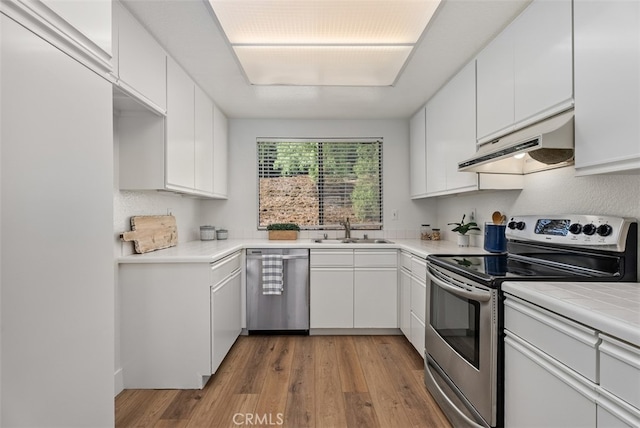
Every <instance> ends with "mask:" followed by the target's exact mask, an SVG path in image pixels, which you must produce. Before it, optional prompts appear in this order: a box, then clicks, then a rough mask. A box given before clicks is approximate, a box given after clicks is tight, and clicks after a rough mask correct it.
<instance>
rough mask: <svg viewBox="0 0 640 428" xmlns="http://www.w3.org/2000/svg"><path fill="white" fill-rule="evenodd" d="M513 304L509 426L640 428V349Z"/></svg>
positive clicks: (508, 344)
mask: <svg viewBox="0 0 640 428" xmlns="http://www.w3.org/2000/svg"><path fill="white" fill-rule="evenodd" d="M506 297H507V298H506V300H505V311H504V328H505V335H506V336H505V346H504V348H505V354H504V376H505V378H504V385H505V386H504V396H505V402H504V409H505V410H504V412H505V415H504V426H505V427H542V426H544V427H570V426H574V427H638V426H640V348H638V347H637V346H635V345H632V344H630V343H627V342H623V341H621V340H618V339H616V338H614V337H611V336H608V335H606V334H603V333H600V332H598V331H596V330H595V329H593V328H591V327H589V326H587V325H584V324H578V323H577V322H575V321H573V320H571V319H569V318H567V317H564V316H562V315H561V314H556V313H553V312H550V311H548V310H546V309H543V308H541V307H539V306H536V305H533V304H531V303H529V302H526V301H524V300H521V299H519V298H517V297H514V296H511V295H510V294H507V295H506Z"/></svg>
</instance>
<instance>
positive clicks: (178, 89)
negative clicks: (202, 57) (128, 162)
mask: <svg viewBox="0 0 640 428" xmlns="http://www.w3.org/2000/svg"><path fill="white" fill-rule="evenodd" d="M194 96H195V85H194V83H193V81H192V80H191V78H190V77H189V75H188V74H187V73H186V72H185V71H184V70H182V68H181V67H180V66H179V65H178V64H177V63H176V62H175V61H174V60H173V59H172V58H168V59H167V141H166V144H167V149H166V154H167V159H166V166H167V170H166V184H167V187H168V188H172V189H175V190H181V189H189V190H190V189H194V188H195V175H194V161H195V145H194V141H195V130H194V117H195V102H194Z"/></svg>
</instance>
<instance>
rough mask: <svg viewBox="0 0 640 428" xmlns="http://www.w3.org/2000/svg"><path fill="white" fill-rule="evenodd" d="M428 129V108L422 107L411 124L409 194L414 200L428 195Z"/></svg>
mask: <svg viewBox="0 0 640 428" xmlns="http://www.w3.org/2000/svg"><path fill="white" fill-rule="evenodd" d="M426 127H427V117H426V108H425V107H422V108H421V109H420V110H418V111H417V112H416V114H414V115H413V117H412V118H411V120H410V122H409V173H410V176H409V193H410V194H411V197H412V198H421V197H424V196H425V195H426V193H427V177H426V160H427V158H426V152H425V150H426V136H427V135H426V134H427V128H426Z"/></svg>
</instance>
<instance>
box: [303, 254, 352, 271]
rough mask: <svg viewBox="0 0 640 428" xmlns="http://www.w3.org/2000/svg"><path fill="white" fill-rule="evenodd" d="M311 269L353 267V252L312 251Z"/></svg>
mask: <svg viewBox="0 0 640 428" xmlns="http://www.w3.org/2000/svg"><path fill="white" fill-rule="evenodd" d="M309 262H310V265H311V267H322V266H338V267H353V250H311V256H310V261H309Z"/></svg>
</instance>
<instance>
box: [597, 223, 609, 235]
mask: <svg viewBox="0 0 640 428" xmlns="http://www.w3.org/2000/svg"><path fill="white" fill-rule="evenodd" d="M611 232H613V228H612V227H611V226H610V225H608V224H601V225H600V226H598V229H597V230H596V233H597V234H598V235H600V236H609V235H611Z"/></svg>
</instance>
